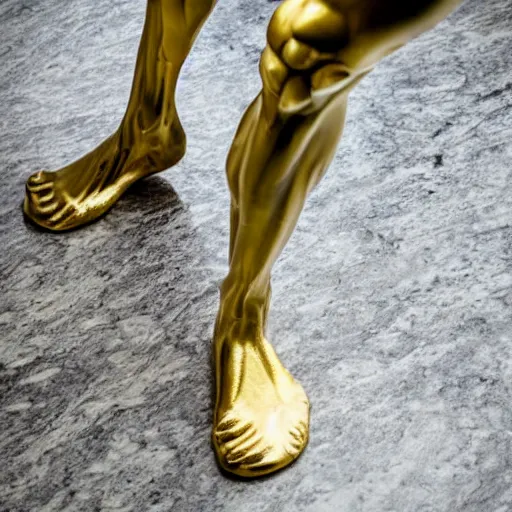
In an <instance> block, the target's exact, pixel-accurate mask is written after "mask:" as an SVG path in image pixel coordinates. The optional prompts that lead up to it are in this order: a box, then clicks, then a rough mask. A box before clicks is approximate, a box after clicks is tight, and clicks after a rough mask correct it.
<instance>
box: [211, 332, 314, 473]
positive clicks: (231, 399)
mask: <svg viewBox="0 0 512 512" xmlns="http://www.w3.org/2000/svg"><path fill="white" fill-rule="evenodd" d="M218 334H219V335H218V336H217V339H216V342H215V345H216V348H215V354H216V355H215V363H216V373H217V403H216V407H215V412H214V429H213V444H214V447H215V451H216V453H217V458H218V461H219V463H220V465H221V467H222V468H223V469H224V470H226V471H229V472H230V473H234V474H236V475H238V476H243V477H257V476H262V475H268V474H270V473H273V472H275V471H278V470H279V469H281V468H284V467H285V466H288V465H289V464H291V463H292V462H293V461H294V460H295V459H296V458H297V457H298V456H299V455H300V454H301V453H302V451H303V450H304V448H305V446H306V444H307V442H308V435H309V402H308V398H307V396H306V394H305V392H304V390H303V389H302V386H301V385H300V384H299V383H298V382H296V381H295V380H294V379H293V377H292V376H291V375H290V374H289V373H288V371H287V370H286V369H285V368H284V366H283V365H282V364H281V361H279V359H278V357H277V355H276V353H275V352H274V349H273V348H272V346H271V345H270V343H269V342H268V341H267V340H266V339H265V338H263V337H261V338H260V339H258V340H237V339H234V338H231V337H230V336H226V337H224V336H222V335H220V333H218Z"/></svg>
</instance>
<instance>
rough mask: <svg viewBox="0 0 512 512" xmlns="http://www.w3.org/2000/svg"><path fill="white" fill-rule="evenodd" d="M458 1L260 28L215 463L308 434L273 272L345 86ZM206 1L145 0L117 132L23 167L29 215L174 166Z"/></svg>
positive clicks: (258, 460) (244, 136)
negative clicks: (257, 85) (273, 295)
mask: <svg viewBox="0 0 512 512" xmlns="http://www.w3.org/2000/svg"><path fill="white" fill-rule="evenodd" d="M459 3H460V0H418V1H416V2H411V1H409V2H406V1H403V0H387V1H384V0H360V1H356V0H286V1H285V2H283V3H282V4H281V5H280V6H279V7H278V9H277V10H276V12H275V14H274V16H273V17H272V20H271V21H270V25H269V28H268V37H267V47H266V48H265V49H264V51H263V53H262V57H261V61H260V72H261V77H262V82H263V87H262V90H261V92H260V94H259V95H258V96H257V97H256V99H255V100H254V101H253V102H252V103H251V105H250V106H249V107H248V109H247V111H246V112H245V114H244V116H243V118H242V121H241V123H240V125H239V127H238V131H237V133H236V135H235V139H234V142H233V146H232V148H231V151H230V154H229V157H228V162H227V175H228V182H229V187H230V190H231V197H232V205H231V242H230V270H229V274H228V276H227V278H226V280H225V281H224V283H223V285H222V287H221V303H220V309H219V314H218V317H217V322H216V327H215V334H214V355H215V371H216V390H217V399H216V405H215V412H214V427H213V443H214V447H215V450H216V453H217V456H218V460H219V463H220V465H221V466H222V467H223V468H224V469H225V470H227V471H230V472H232V473H235V474H237V475H240V476H245V477H253V476H259V475H265V474H269V473H271V472H273V471H276V470H278V469H280V468H282V467H284V466H286V465H288V464H289V463H291V462H292V461H293V460H295V459H296V458H297V457H298V456H299V455H300V453H301V452H302V451H303V449H304V447H305V446H306V443H307V441H308V432H309V403H308V399H307V397H306V394H305V393H304V390H303V389H302V387H301V386H300V384H298V383H297V382H296V381H295V380H294V379H293V378H292V376H291V375H290V374H289V373H288V371H287V370H286V369H285V368H284V367H283V365H282V364H281V362H280V361H279V359H278V358H277V356H276V354H275V352H274V350H273V348H272V346H271V345H270V344H269V342H268V341H267V340H266V338H265V324H266V318H267V312H268V308H269V303H270V275H271V270H272V266H273V264H274V262H275V261H276V259H277V257H278V256H279V254H280V253H281V251H282V249H283V247H284V246H285V244H286V242H287V240H288V238H289V237H290V235H291V233H292V231H293V229H294V227H295V224H296V222H297V219H298V217H299V215H300V212H301V210H302V208H303V206H304V202H305V200H306V197H307V195H308V193H309V192H310V191H311V190H312V189H313V188H314V186H315V185H316V184H317V183H318V182H319V181H320V179H321V178H322V176H323V174H324V173H325V171H326V169H327V167H328V165H329V163H330V162H331V159H332V157H333V155H334V152H335V149H336V146H337V143H338V141H339V139H340V137H341V134H342V130H343V122H344V118H345V112H346V108H347V99H348V95H349V92H350V91H351V90H352V88H353V87H354V86H355V85H356V84H357V83H358V82H359V81H360V80H361V79H362V78H363V77H364V76H365V75H366V74H367V73H368V72H369V71H370V70H371V69H372V68H373V67H374V66H375V65H376V64H377V63H378V62H379V60H380V59H382V58H383V57H384V56H386V55H389V54H390V53H391V52H393V51H394V50H396V49H397V48H399V47H401V46H402V45H404V44H405V43H406V42H407V41H409V40H410V39H412V38H413V37H415V36H417V35H419V34H421V33H422V32H424V31H425V30H428V29H429V28H431V27H433V26H434V25H435V24H436V23H437V22H439V21H440V20H442V19H443V18H444V17H445V16H447V15H448V14H449V13H450V12H451V11H452V10H453V9H454V8H455V7H456V6H457V5H458V4H459ZM213 4H214V2H213V1H202V0H196V1H190V0H149V1H148V13H147V20H146V27H145V30H144V34H143V37H142V42H141V47H140V51H139V58H138V62H137V68H136V73H135V81H134V86H133V91H132V95H131V98H130V103H129V106H128V110H127V113H126V116H125V118H124V119H123V122H122V123H121V126H120V128H119V130H118V131H117V132H116V133H115V134H114V135H113V136H112V137H111V138H110V139H108V140H107V141H105V142H104V143H103V144H102V145H100V147H99V148H97V149H96V150H95V151H93V152H92V153H90V154H89V155H87V156H85V157H84V158H83V159H82V160H79V161H78V162H76V163H74V164H71V165H70V166H69V167H66V168H64V169H62V170H60V171H57V172H56V173H46V172H41V173H38V174H36V175H34V176H32V177H31V178H29V180H28V183H27V195H26V198H25V213H26V214H27V215H28V216H29V217H30V218H31V219H32V220H33V221H35V222H36V223H38V224H40V225H41V226H44V227H46V228H49V229H53V230H65V229H70V228H74V227H77V226H79V225H80V224H83V223H86V222H89V221H92V220H94V219H96V218H97V217H98V216H99V215H101V214H103V213H105V212H106V211H107V210H108V209H109V208H110V207H111V206H112V205H113V204H114V203H115V201H116V200H117V199H118V198H119V197H120V196H121V194H122V193H123V192H124V191H125V190H126V188H127V187H128V186H129V185H130V184H131V183H133V182H134V181H136V180H137V179H139V178H141V177H144V176H147V175H149V174H151V173H155V172H159V171H161V170H163V169H166V168H167V167H169V166H171V165H173V164H174V163H176V162H177V161H178V160H179V159H180V158H181V156H182V155H183V153H184V150H185V136H184V133H183V131H182V128H181V125H180V122H179V119H178V116H177V114H176V109H175V105H174V91H175V85H176V80H177V77H178V73H179V70H180V67H181V65H182V63H183V61H184V59H185V58H186V56H187V54H188V51H189V50H190V47H191V45H192V42H193V40H194V37H195V34H197V31H198V30H199V28H200V26H201V25H202V23H203V22H204V20H205V18H206V17H207V15H208V13H209V12H210V11H211V9H212V7H213Z"/></svg>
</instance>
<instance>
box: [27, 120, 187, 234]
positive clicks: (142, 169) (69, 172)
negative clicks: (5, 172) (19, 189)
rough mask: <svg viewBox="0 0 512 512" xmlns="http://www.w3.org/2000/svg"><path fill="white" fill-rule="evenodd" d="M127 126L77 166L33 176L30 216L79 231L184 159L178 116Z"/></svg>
mask: <svg viewBox="0 0 512 512" xmlns="http://www.w3.org/2000/svg"><path fill="white" fill-rule="evenodd" d="M126 123H127V121H126V120H125V121H124V122H123V125H122V126H121V127H120V128H119V130H118V131H117V132H116V133H114V135H112V136H111V137H109V138H108V139H107V140H105V141H104V142H103V143H102V144H100V145H99V146H98V147H97V148H96V149H95V150H94V151H92V152H91V153H89V154H87V155H85V156H84V157H82V158H81V159H80V160H77V161H76V162H74V163H72V164H71V165H68V166H66V167H64V168H63V169H60V170H58V171H55V172H47V171H40V172H37V173H35V174H33V175H32V176H30V178H29V179H28V181H27V184H26V195H25V202H24V205H23V210H24V212H25V215H26V216H27V217H28V218H29V219H31V220H32V221H33V222H35V223H36V224H38V225H39V226H41V227H43V228H46V229H50V230H52V231H65V230H69V229H73V228H76V227H78V226H80V225H82V224H86V223H89V222H91V221H94V220H96V219H97V218H98V217H100V216H101V215H103V214H104V213H106V212H107V211H108V210H109V209H110V208H112V206H113V205H114V204H115V203H116V201H117V200H118V199H119V198H120V197H121V195H122V194H123V193H124V192H125V191H126V189H127V188H128V187H129V186H130V185H132V184H133V183H134V182H136V181H137V180H139V179H141V178H144V177H146V176H149V175H150V174H154V173H157V172H161V171H164V170H165V169H168V168H169V167H171V166H173V165H174V164H176V163H177V162H178V161H179V160H180V159H181V158H182V157H183V155H184V153H185V133H184V132H183V129H182V127H181V124H180V122H179V119H178V117H177V115H174V116H173V118H172V119H164V118H163V116H162V117H159V118H157V119H155V122H154V124H153V126H150V127H149V128H147V129H141V128H140V127H139V126H137V125H136V123H132V124H131V126H129V127H127V125H126ZM127 128H128V129H127Z"/></svg>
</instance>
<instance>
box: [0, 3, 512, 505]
mask: <svg viewBox="0 0 512 512" xmlns="http://www.w3.org/2000/svg"><path fill="white" fill-rule="evenodd" d="M144 4H145V2H144V1H143V0H139V1H128V0H116V1H111V0H94V1H93V0H44V1H43V0H24V1H23V2H20V1H19V0H0V64H1V73H0V126H1V132H0V133H1V136H0V169H1V181H0V191H1V194H0V197H1V202H0V247H1V249H0V276H1V281H0V461H1V464H0V510H1V511H2V512H6V511H10V512H14V511H16V512H21V511H37V512H46V511H61V510H63V511H64V510H65V511H116V512H121V511H122V512H128V511H146V510H147V511H153V512H157V511H159V512H166V511H177V512H185V511H233V512H235V511H236V512H245V511H269V512H270V511H279V512H301V511H308V512H309V511H311V512H313V511H314V512H317V511H320V512H322V511H342V512H384V511H389V512H510V511H512V384H511V383H512V171H511V169H512V165H511V163H512V3H511V2H510V0H486V1H482V0H468V1H467V2H466V3H465V4H464V5H463V7H462V8H461V9H459V10H458V11H457V12H456V13H455V14H454V15H452V16H451V17H450V18H449V19H448V20H446V21H445V22H443V23H442V24H441V25H439V26H438V27H437V28H436V29H435V30H434V31H432V32H430V33H428V34H426V35H424V36H422V37H421V38H420V39H418V40H416V41H414V42H413V43H411V44H410V45H409V46H408V47H406V48H405V49H402V50H400V51H399V52H398V53H397V54H395V55H393V56H391V57H390V58H387V59H386V60H385V61H384V62H383V63H382V64H381V65H380V66H379V67H378V68H377V69H376V70H375V71H374V72H373V73H372V74H371V75H369V76H368V77H367V78H366V79H365V80H364V81H363V82H362V83H361V85H360V86H359V87H358V88H357V90H356V91H355V92H354V93H353V95H352V100H351V104H350V108H349V114H348V119H347V126H346V131H345V133H346V135H345V137H344V140H343V142H342V143H341V145H340V149H339V151H338V154H337V156H336V159H335V162H334V163H333V165H332V167H331V169H330V171H329V173H328V175H327V176H326V178H325V179H324V181H323V182H322V183H321V185H320V186H319V187H318V188H317V190H316V191H315V192H314V193H313V195H312V196H311V198H310V200H309V201H308V205H307V208H306V210H305V212H304V214H303V216H302V218H301V220H300V224H299V226H298V228H297V231H296V232H295V234H294V236H293V238H292V240H291V241H290V243H289V245H288V247H287V248H286V250H285V252H284V254H283V256H282V258H281V259H280V260H279V263H278V265H277V267H276V270H275V273H274V300H273V309H272V313H271V319H270V329H269V337H270V339H271V340H272V341H273V343H274V345H275V347H276V349H277V352H278V353H279V355H280V356H281V358H282V360H283V362H284V363H285V364H286V365H287V366H288V368H289V369H290V370H291V371H292V373H293V374H294V375H295V376H296V377H297V378H299V379H300V380H301V382H302V383H303V385H304V387H305V388H306V390H307V392H308V394H309V396H310V399H311V402H312V405H313V409H312V428H311V441H310V445H309V447H308V448H307V450H306V452H305V453H304V455H303V456H302V457H301V458H300V459H299V461H298V462H297V463H296V464H295V465H293V466H292V467H291V468H289V469H287V470H285V471H284V472H281V473H279V474H277V475H275V476H273V477H271V478H267V479H264V480H260V481H253V482H241V481H236V480H232V479H229V478H226V477H225V476H223V475H222V474H221V473H220V471H219V469H218V467H217V465H216V463H215V459H214V455H213V452H212V450H211V448H210V422H211V405H212V375H211V369H210V342H211V334H212V326H213V321H214V317H215V312H216V307H217V300H218V294H217V287H218V284H219V282H220V280H221V279H222V277H223V276H224V275H225V273H226V258H227V244H228V206H229V204H228V192H227V188H226V181H225V177H224V162H225V157H226V154H227V151H228V148H229V145H230V142H231V138H232V136H233V134H234V130H235V128H236V126H237V123H238V120H239V118H240V115H241V114H242V112H243V110H244V108H245V106H246V105H247V104H248V102H249V101H250V99H251V98H252V97H253V96H254V95H255V94H256V92H257V91H258V89H259V78H258V74H257V60H258V57H259V53H260V51H261V49H262V48H263V45H264V42H265V38H264V35H265V26H266V24H267V22H268V20H269V18H270V15H271V12H272V11H273V10H274V8H275V7H276V5H277V4H276V3H275V2H272V3H269V2H267V1H265V0H258V1H256V0H221V2H220V3H219V5H218V6H217V8H216V10H215V12H214V14H213V15H212V17H211V18H210V20H209V21H208V23H207V25H206V26H205V28H204V29H203V31H202V33H201V35H200V38H199V40H198V42H197V44H196V46H195V48H194V50H193V52H192V54H191V56H190V59H189V60H188V61H187V63H186V65H185V67H184V70H183V75H182V79H181V81H180V85H179V94H178V104H179V110H180V113H181V118H182V121H183V124H184V126H185V128H186V130H187V134H188V141H189V143H188V154H187V156H186V158H185V159H184V160H183V161H182V162H181V163H180V164H179V165H178V166H177V167H176V168H174V169H172V170H169V171H167V172H165V173H163V174H162V175H160V176H158V177H154V178H151V179H148V180H147V181H145V182H143V183H140V184H139V185H137V186H135V187H134V188H133V189H132V190H131V191H130V192H129V193H128V194H127V195H126V197H125V198H124V199H122V200H121V202H120V203H119V205H118V206H117V207H115V208H114V210H113V211H112V212H111V213H110V214H109V215H108V216H107V217H105V218H104V219H102V220H101V221H99V222H98V223H96V224H93V225H91V226H88V227H86V228H84V229H81V230H80V231H76V232H73V233H70V234H66V235H54V234H48V233H42V232H40V231H37V230H36V229H34V228H32V227H31V226H28V225H26V224H25V223H24V221H23V218H22V215H21V209H20V204H21V201H22V198H23V186H24V181H25V179H26V178H27V176H28V175H29V174H30V173H31V172H33V171H34V170H37V169H38V168H55V167H56V166H59V165H62V164H64V163H65V162H68V161H69V160H71V159H74V158H76V157H78V156H80V155H81V154H83V153H84V152H86V151H88V150H90V149H92V148H93V147H94V146H95V145H96V144H97V143H99V142H100V141H101V140H102V139H103V138H104V137H105V136H107V135H109V134H110V133H111V132H112V131H113V130H114V129H115V127H116V126H117V123H118V122H119V120H120V118H121V116H122V114H123V111H124V108H125V104H126V101H127V97H128V93H129V88H130V83H131V76H132V71H133V65H134V61H135V55H136V50H137V46H138V39H139V35H140V32H141V28H142V23H143V17H144V8H145V5H144Z"/></svg>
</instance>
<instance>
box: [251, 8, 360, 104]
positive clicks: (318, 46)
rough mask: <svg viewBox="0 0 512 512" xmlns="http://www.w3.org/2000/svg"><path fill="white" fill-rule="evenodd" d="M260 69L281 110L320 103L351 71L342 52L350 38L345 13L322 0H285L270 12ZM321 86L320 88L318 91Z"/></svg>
mask: <svg viewBox="0 0 512 512" xmlns="http://www.w3.org/2000/svg"><path fill="white" fill-rule="evenodd" d="M267 41H268V45H267V47H266V48H265V50H264V52H263V55H262V58H261V62H260V73H261V76H262V80H263V85H264V91H267V93H271V94H272V95H273V96H274V97H275V98H276V102H277V104H278V111H279V112H280V113H281V114H297V113H302V114H305V113H308V112H310V111H312V110H313V111H314V110H315V109H317V108H320V105H319V101H318V99H319V96H322V97H324V96H325V91H328V94H327V95H332V92H333V91H334V90H335V89H336V87H337V89H336V90H339V88H340V87H338V84H340V83H342V82H343V81H346V80H347V78H348V77H349V75H350V73H349V71H348V68H347V67H346V66H344V65H343V64H342V63H341V62H340V60H339V58H338V56H339V53H340V50H341V49H342V48H344V47H345V46H346V45H347V42H348V24H347V21H346V18H345V16H344V15H343V14H342V13H341V12H339V11H337V10H335V9H333V8H332V7H331V6H329V5H328V4H327V3H325V2H324V1H322V0H286V1H285V2H283V4H282V5H281V6H280V7H279V8H278V9H277V10H276V12H275V13H274V16H273V17H272V19H271V21H270V24H269V27H268V32H267ZM320 91H322V93H321V94H320Z"/></svg>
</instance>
